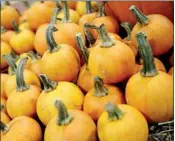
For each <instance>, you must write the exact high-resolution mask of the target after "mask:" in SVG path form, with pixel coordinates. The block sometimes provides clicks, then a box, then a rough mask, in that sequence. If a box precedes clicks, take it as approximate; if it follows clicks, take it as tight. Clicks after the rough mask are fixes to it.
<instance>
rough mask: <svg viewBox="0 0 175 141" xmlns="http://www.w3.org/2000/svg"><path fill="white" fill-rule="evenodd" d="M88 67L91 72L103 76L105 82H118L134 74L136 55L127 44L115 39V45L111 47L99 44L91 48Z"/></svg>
mask: <svg viewBox="0 0 175 141" xmlns="http://www.w3.org/2000/svg"><path fill="white" fill-rule="evenodd" d="M123 54H125V55H123ZM109 56H110V57H109ZM126 56H127V57H126ZM88 67H89V70H90V72H91V73H92V74H93V75H98V76H99V77H101V78H102V79H103V80H104V83H107V84H111V83H118V82H121V81H123V80H125V79H127V78H129V77H130V76H131V75H132V74H133V72H134V69H135V56H134V53H133V52H132V50H131V49H130V48H129V47H128V46H127V45H126V44H124V43H123V42H121V41H119V40H115V45H113V46H111V47H109V48H102V47H100V46H99V44H98V45H96V46H95V47H93V48H91V49H90V54H89V60H88Z"/></svg>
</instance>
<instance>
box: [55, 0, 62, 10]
mask: <svg viewBox="0 0 175 141" xmlns="http://www.w3.org/2000/svg"><path fill="white" fill-rule="evenodd" d="M56 5H57V8H58V10H59V11H61V9H62V7H61V5H60V1H56Z"/></svg>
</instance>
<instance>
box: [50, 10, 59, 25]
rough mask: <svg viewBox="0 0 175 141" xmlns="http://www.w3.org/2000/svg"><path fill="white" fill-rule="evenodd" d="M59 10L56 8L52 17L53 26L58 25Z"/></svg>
mask: <svg viewBox="0 0 175 141" xmlns="http://www.w3.org/2000/svg"><path fill="white" fill-rule="evenodd" d="M58 12H59V9H58V8H55V9H54V10H53V15H52V19H51V24H57V15H58Z"/></svg>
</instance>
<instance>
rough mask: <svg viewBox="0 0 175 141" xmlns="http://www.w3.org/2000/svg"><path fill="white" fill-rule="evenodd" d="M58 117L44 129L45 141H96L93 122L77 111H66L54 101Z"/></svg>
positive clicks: (61, 103) (64, 107)
mask: <svg viewBox="0 0 175 141" xmlns="http://www.w3.org/2000/svg"><path fill="white" fill-rule="evenodd" d="M54 104H55V107H56V109H57V112H58V116H55V117H54V118H52V120H51V121H50V122H49V123H48V125H47V126H46V129H45V134H44V140H45V141H63V140H65V141H66V140H67V141H75V140H76V141H97V136H96V126H95V123H94V122H93V120H92V119H91V118H90V117H89V116H88V115H87V114H86V113H84V112H82V111H79V110H69V111H68V110H67V108H66V106H65V105H64V103H63V102H62V101H60V100H56V101H55V103H54Z"/></svg>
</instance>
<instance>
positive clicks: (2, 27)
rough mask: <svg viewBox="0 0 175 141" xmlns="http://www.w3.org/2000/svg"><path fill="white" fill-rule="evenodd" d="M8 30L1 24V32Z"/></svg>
mask: <svg viewBox="0 0 175 141" xmlns="http://www.w3.org/2000/svg"><path fill="white" fill-rule="evenodd" d="M5 32H7V29H6V28H5V27H4V26H1V34H2V33H5Z"/></svg>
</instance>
